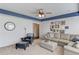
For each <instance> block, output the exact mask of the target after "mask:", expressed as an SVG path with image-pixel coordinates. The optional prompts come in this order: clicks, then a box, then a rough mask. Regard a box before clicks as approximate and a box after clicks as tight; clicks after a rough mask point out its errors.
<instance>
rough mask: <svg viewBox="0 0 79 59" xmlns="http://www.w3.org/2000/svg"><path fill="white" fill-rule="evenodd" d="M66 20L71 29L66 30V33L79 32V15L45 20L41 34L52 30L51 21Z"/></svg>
mask: <svg viewBox="0 0 79 59" xmlns="http://www.w3.org/2000/svg"><path fill="white" fill-rule="evenodd" d="M61 20H65V21H66V24H65V26H69V29H66V30H65V33H66V34H79V16H75V17H69V18H63V19H56V20H50V21H43V22H42V23H41V26H40V27H41V29H40V35H43V34H45V33H47V32H49V31H50V22H54V21H61Z"/></svg>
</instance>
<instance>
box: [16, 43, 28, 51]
mask: <svg viewBox="0 0 79 59" xmlns="http://www.w3.org/2000/svg"><path fill="white" fill-rule="evenodd" d="M26 47H29V42H19V43H17V44H16V49H17V48H21V49H24V50H26Z"/></svg>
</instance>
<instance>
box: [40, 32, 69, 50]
mask: <svg viewBox="0 0 79 59" xmlns="http://www.w3.org/2000/svg"><path fill="white" fill-rule="evenodd" d="M67 43H69V36H68V35H65V34H62V36H60V34H59V33H54V34H53V33H47V34H46V35H44V36H43V38H41V43H40V46H41V47H43V48H45V49H48V50H49V51H54V50H55V49H56V48H57V45H62V46H64V45H65V44H67Z"/></svg>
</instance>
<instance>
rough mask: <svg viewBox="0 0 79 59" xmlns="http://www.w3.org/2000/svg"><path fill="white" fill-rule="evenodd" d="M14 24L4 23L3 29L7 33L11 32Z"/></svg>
mask: <svg viewBox="0 0 79 59" xmlns="http://www.w3.org/2000/svg"><path fill="white" fill-rule="evenodd" d="M15 27H16V26H15V24H14V23H13V22H6V23H5V24H4V28H5V29H6V30H8V31H13V30H14V29H15Z"/></svg>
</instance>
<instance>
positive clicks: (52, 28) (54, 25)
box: [50, 21, 65, 33]
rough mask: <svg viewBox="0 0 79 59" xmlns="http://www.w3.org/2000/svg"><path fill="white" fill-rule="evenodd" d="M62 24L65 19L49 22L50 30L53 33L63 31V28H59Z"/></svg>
mask: <svg viewBox="0 0 79 59" xmlns="http://www.w3.org/2000/svg"><path fill="white" fill-rule="evenodd" d="M63 25H65V21H55V22H51V25H50V31H53V32H54V33H64V30H63V29H62V28H61V27H63Z"/></svg>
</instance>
